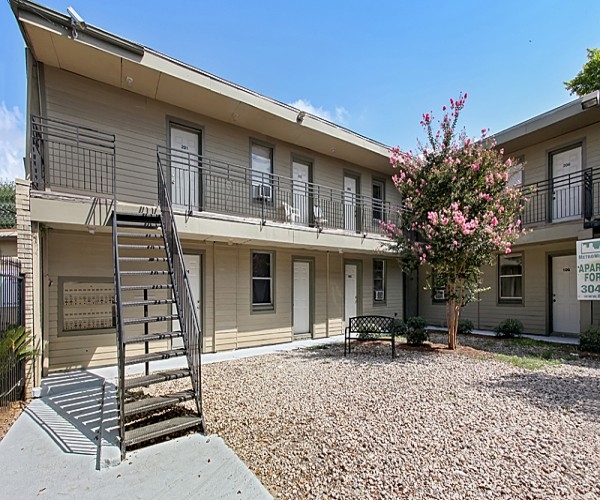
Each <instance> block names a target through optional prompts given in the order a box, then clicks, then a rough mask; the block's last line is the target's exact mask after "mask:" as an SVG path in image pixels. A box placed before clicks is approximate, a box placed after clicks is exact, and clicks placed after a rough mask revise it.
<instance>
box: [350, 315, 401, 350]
mask: <svg viewBox="0 0 600 500" xmlns="http://www.w3.org/2000/svg"><path fill="white" fill-rule="evenodd" d="M352 340H355V341H357V342H366V341H369V340H389V341H391V343H392V358H395V357H396V332H395V328H394V318H390V317H388V316H356V317H354V318H350V321H349V325H348V326H347V327H346V331H345V333H344V356H345V355H346V352H350V349H351V341H352Z"/></svg>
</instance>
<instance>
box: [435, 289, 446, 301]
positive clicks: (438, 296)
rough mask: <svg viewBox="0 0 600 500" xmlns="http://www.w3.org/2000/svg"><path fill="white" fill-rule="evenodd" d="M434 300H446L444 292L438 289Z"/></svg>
mask: <svg viewBox="0 0 600 500" xmlns="http://www.w3.org/2000/svg"><path fill="white" fill-rule="evenodd" d="M433 298H434V300H446V290H444V289H443V288H439V289H437V290H436V291H435V295H434V296H433Z"/></svg>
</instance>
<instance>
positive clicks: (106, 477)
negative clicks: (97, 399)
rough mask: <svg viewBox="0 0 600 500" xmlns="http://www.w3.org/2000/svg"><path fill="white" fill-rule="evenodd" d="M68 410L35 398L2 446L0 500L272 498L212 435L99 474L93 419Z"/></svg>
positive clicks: (137, 456) (155, 449)
mask: <svg viewBox="0 0 600 500" xmlns="http://www.w3.org/2000/svg"><path fill="white" fill-rule="evenodd" d="M64 394H65V393H63V395H64ZM86 398H88V395H85V397H84V399H86ZM63 403H64V404H65V406H69V405H68V404H66V402H63ZM72 403H73V404H74V406H75V407H76V408H77V409H74V410H73V412H72V413H71V414H70V417H65V416H63V415H60V414H59V412H58V411H57V410H56V408H55V405H56V400H55V401H54V402H53V401H50V400H49V399H48V397H44V398H40V399H37V400H34V401H32V402H31V404H30V405H29V406H28V408H27V409H26V410H25V412H24V413H23V414H22V415H21V416H20V417H19V419H18V420H17V421H16V422H15V424H14V425H13V426H12V428H11V429H10V430H9V432H8V433H7V435H6V436H5V437H4V439H3V440H2V441H1V442H0V470H1V471H2V474H3V475H4V476H5V477H7V478H12V479H11V480H7V481H5V482H4V484H3V485H2V491H1V493H0V497H2V498H32V497H35V496H42V495H44V496H47V497H48V498H57V497H60V498H73V499H75V498H78V499H79V498H86V499H87V498H90V499H95V498H98V499H105V498H161V499H162V498H211V499H212V498H223V499H229V498H232V499H233V498H236V499H239V498H248V499H255V498H256V499H261V498H271V495H270V494H269V492H268V491H267V490H266V489H265V488H264V487H263V486H262V485H261V484H260V482H259V481H258V479H256V477H255V476H254V475H253V474H252V472H251V471H250V470H249V469H248V468H247V467H246V465H245V464H244V463H243V462H242V461H241V460H240V459H239V458H238V457H237V456H236V455H235V453H233V451H232V450H231V449H229V448H228V447H227V446H226V445H225V443H224V442H223V440H222V439H221V438H219V437H218V436H204V435H201V434H193V435H189V436H184V437H181V438H177V439H174V440H171V441H167V442H164V443H161V444H157V445H154V446H150V447H148V448H143V449H141V450H138V451H134V452H131V453H129V454H128V456H127V459H126V460H125V461H124V462H122V463H121V464H120V465H118V466H116V467H112V468H110V469H105V470H97V460H98V444H97V440H96V439H95V437H94V435H93V434H91V433H90V432H89V430H90V429H92V428H93V427H94V425H96V424H94V420H95V418H96V415H95V413H94V411H92V412H91V413H90V414H89V415H88V416H86V412H85V411H84V409H83V405H80V404H79V403H78V402H76V401H72Z"/></svg>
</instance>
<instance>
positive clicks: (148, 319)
mask: <svg viewBox="0 0 600 500" xmlns="http://www.w3.org/2000/svg"><path fill="white" fill-rule="evenodd" d="M176 319H179V316H177V315H176V314H174V315H172V314H169V315H163V316H144V317H142V318H127V319H124V320H123V325H141V324H143V323H160V322H161V321H173V320H176Z"/></svg>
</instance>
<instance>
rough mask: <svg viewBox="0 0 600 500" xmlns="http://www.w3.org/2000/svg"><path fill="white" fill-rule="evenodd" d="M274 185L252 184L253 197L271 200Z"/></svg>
mask: <svg viewBox="0 0 600 500" xmlns="http://www.w3.org/2000/svg"><path fill="white" fill-rule="evenodd" d="M272 195H273V187H272V186H271V185H270V184H257V185H254V186H252V197H253V198H254V199H256V200H270V199H271V198H272Z"/></svg>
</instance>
